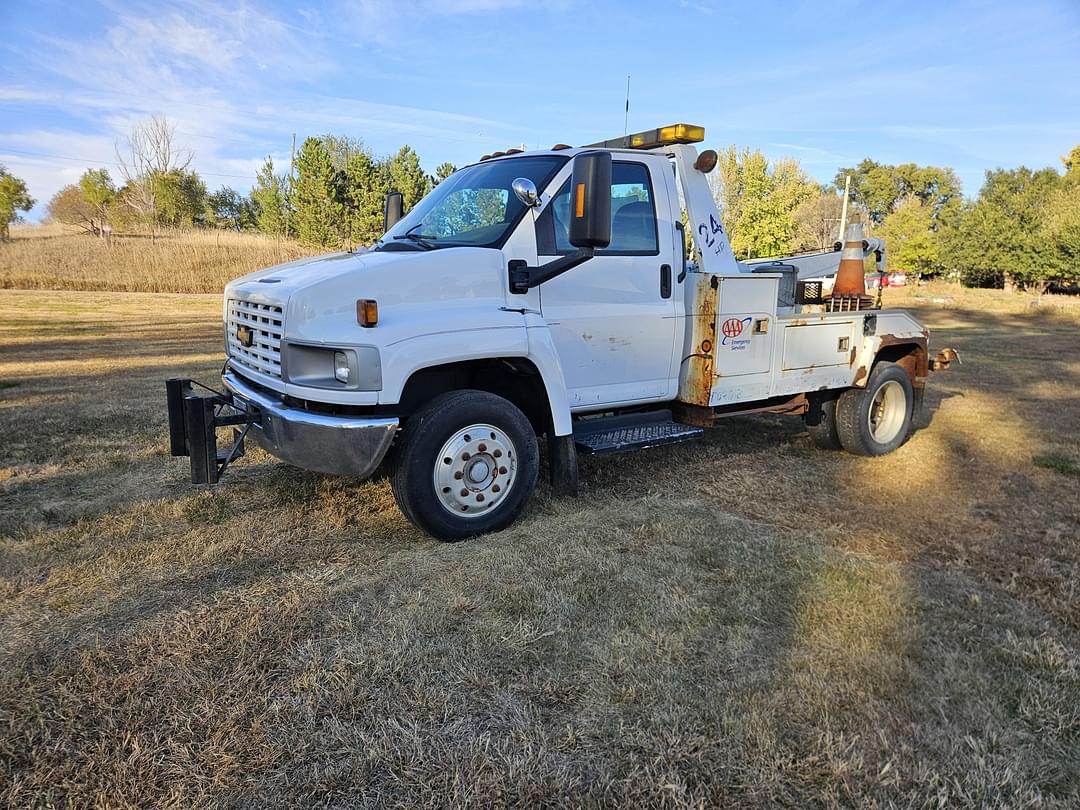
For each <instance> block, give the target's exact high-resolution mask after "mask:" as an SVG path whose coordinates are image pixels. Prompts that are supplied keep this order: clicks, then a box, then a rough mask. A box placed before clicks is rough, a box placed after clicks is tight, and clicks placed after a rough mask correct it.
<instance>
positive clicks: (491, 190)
mask: <svg viewBox="0 0 1080 810" xmlns="http://www.w3.org/2000/svg"><path fill="white" fill-rule="evenodd" d="M565 162H566V158H565V157H562V156H559V155H541V156H537V157H523V158H514V159H513V160H497V161H494V162H492V163H479V164H477V165H475V166H469V167H467V168H465V169H462V170H461V171H459V172H455V173H454V174H452V175H450V176H449V177H448V178H446V179H445V180H444V181H443V182H441V183H439V185H437V186H436V187H435V190H434V191H432V192H431V193H430V194H428V195H427V196H426V197H425V198H424V199H422V200H421V201H420V202H418V203H417V204H416V205H415V206H414V207H413V209H412V210H411V211H410V212H409V213H408V215H407V216H405V217H403V218H402V220H401V221H400V222H398V223H397V225H395V226H394V227H393V228H392V229H391V230H390V232H389V233H387V235H386V236H384V237H383V240H382V245H381V247H384V248H385V247H387V246H388V245H389V244H391V243H393V241H394V240H398V241H397V244H399V245H400V244H401V242H402V241H406V242H407V243H408V244H413V245H416V246H417V247H418V248H421V249H425V248H426V249H430V248H438V247H453V246H461V245H469V246H471V247H500V246H501V245H502V243H503V241H505V239H506V238H507V237H508V236H509V235H510V231H511V230H512V229H513V227H514V226H515V225H516V224H517V222H518V220H519V219H520V218H521V215H522V214H523V213H524V211H525V206H524V204H522V202H521V201H520V200H518V198H517V197H516V196H515V195H514V192H513V191H512V190H511V188H510V185H511V184H512V183H513V182H514V180H515V179H516V178H518V177H527V178H528V179H530V180H532V181H533V183H535V184H536V187H537V188H538V189H541V190H542V189H543V188H544V187H545V186H546V185H547V184H548V182H549V181H550V180H551V178H552V176H553V175H554V174H555V172H556V171H558V169H559V167H560V166H562V165H563V163H565Z"/></svg>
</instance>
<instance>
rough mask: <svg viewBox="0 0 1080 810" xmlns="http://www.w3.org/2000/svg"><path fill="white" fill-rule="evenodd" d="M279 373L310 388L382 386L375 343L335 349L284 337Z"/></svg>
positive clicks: (334, 388) (355, 389) (363, 389)
mask: <svg viewBox="0 0 1080 810" xmlns="http://www.w3.org/2000/svg"><path fill="white" fill-rule="evenodd" d="M281 374H282V379H283V380H284V381H285V382H286V383H292V384H293V385H305V386H308V387H311V388H329V389H331V390H341V389H345V390H347V391H380V390H382V363H380V362H379V350H378V349H377V348H376V347H375V346H352V347H349V348H341V349H335V348H332V347H330V346H322V345H318V346H309V345H307V344H304V343H296V342H294V341H289V340H286V341H283V342H282V344H281Z"/></svg>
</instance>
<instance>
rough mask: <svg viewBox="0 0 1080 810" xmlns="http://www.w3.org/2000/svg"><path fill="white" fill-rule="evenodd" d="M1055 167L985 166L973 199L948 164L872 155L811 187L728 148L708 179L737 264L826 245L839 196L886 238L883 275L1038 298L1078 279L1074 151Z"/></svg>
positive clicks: (752, 153)
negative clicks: (1031, 293) (845, 193)
mask: <svg viewBox="0 0 1080 810" xmlns="http://www.w3.org/2000/svg"><path fill="white" fill-rule="evenodd" d="M1061 161H1062V164H1063V168H1062V171H1060V172H1059V171H1057V170H1055V169H1053V168H1045V169H1039V170H1031V169H1029V168H1027V167H1024V166H1021V167H1019V168H1016V169H994V170H992V171H987V172H986V177H985V181H984V183H983V186H982V188H981V189H980V190H979V193H978V195H977V196H976V197H974V198H973V199H965V198H964V197H963V195H962V193H961V188H960V181H959V178H957V176H956V173H955V172H954V171H953V170H952V169H950V168H947V167H944V168H942V167H937V166H918V165H916V164H914V163H905V164H900V165H889V164H884V163H878V162H877V161H874V160H871V159H869V158H867V159H865V160H863V161H862V162H861V163H859V164H858V165H857V166H853V167H850V168H841V169H840V170H839V171H837V173H836V177H835V179H834V181H833V183H832V184H828V185H820V184H817V183H815V182H813V181H812V180H811V179H810V178H809V177H808V176H807V175H806V174H805V173H804V172H803V171H802V169H801V167H800V166H799V164H798V162H797V161H795V160H792V159H790V158H786V159H781V160H777V161H775V162H772V163H770V162H769V161H768V159H767V158H766V157H765V156H764V155H763V154H762V153H761V152H760V151H758V150H750V149H743V150H738V149H737V148H736V147H734V146H731V147H728V148H727V149H726V150H723V151H722V152H721V153H720V159H719V161H718V165H717V169H716V171H715V173H714V174H713V175H711V176H710V181H711V182H712V185H713V192H714V194H715V196H716V198H717V202H718V203H719V205H720V206H721V212H722V216H723V219H724V226H725V229H726V230H727V232H728V234H729V235H730V237H731V244H732V248H733V249H734V250H735V253H736V255H737V256H738V258H740V259H747V258H758V257H763V256H780V255H784V254H790V253H797V252H800V251H811V250H820V249H825V248H828V247H829V246H830V245H831V244H832V243H833V241H834V240H835V239H837V238H838V236H839V222H840V215H841V214H840V212H841V207H842V204H843V200H842V192H841V190H842V189H843V188H844V187H845V181H846V179H847V178H848V177H850V178H851V192H850V194H851V196H850V203H851V205H850V207H851V211H850V212H849V217H850V218H851V221H860V220H861V221H862V222H864V223H865V224H866V226H867V228H868V230H869V231H870V232H871V233H873V234H875V235H880V236H882V237H883V238H884V239H885V242H886V245H887V247H888V264H889V267H890V269H894V270H904V271H906V272H908V273H913V274H917V275H920V276H927V277H935V276H936V277H941V278H946V279H948V280H952V281H958V282H961V283H963V284H965V285H967V286H973V287H1004V288H1006V289H1016V288H1021V289H1031V290H1035V291H1037V292H1042V291H1045V290H1046V289H1047V288H1049V287H1050V286H1052V285H1054V284H1061V285H1065V284H1073V283H1076V282H1080V145H1077V146H1076V147H1074V148H1073V149H1072V151H1071V152H1069V154H1067V155H1065V156H1064V157H1062V159H1061Z"/></svg>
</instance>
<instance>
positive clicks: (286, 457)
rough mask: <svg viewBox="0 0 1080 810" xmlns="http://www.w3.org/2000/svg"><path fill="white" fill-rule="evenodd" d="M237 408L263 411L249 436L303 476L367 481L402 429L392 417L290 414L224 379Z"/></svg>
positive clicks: (237, 380) (230, 375) (231, 376)
mask: <svg viewBox="0 0 1080 810" xmlns="http://www.w3.org/2000/svg"><path fill="white" fill-rule="evenodd" d="M222 381H223V382H224V383H225V387H226V388H227V389H228V390H229V391H230V392H231V393H232V394H233V397H234V399H237V400H239V401H240V402H239V403H238V404H242V403H243V402H244V401H247V402H249V403H251V404H252V405H255V406H256V407H257V408H258V409H259V422H258V423H256V424H254V425H252V427H251V434H250V435H251V436H253V437H254V439H255V441H256V443H257V444H258V445H259V446H260V447H262V448H263V449H264V450H266V451H267V452H268V453H270V454H272V455H274V456H277V457H278V458H280V459H281V460H282V461H286V462H288V463H289V464H293V465H295V466H297V467H303V468H304V469H305V470H314V471H316V472H323V473H331V474H333V475H350V476H356V477H358V478H367V477H368V476H370V475H371V474H372V473H373V472H375V470H376V468H378V466H379V464H380V463H381V462H382V460H383V458H384V457H385V456H386V452H387V451H388V450H389V449H390V444H391V442H393V441H394V434H395V433H396V432H397V429H398V420H397V419H395V418H392V417H353V416H329V415H326V414H321V413H311V412H310V411H304V410H300V409H299V408H290V407H288V406H287V405H285V404H284V403H283V402H282V401H281V400H280V399H277V398H275V397H273V396H270V395H268V394H266V393H264V392H262V391H258V390H256V389H254V388H252V387H251V386H250V385H249V384H248V383H247V382H246V381H245V380H244V379H243V378H242V377H240V376H239V375H237V374H235V373H234V372H232V371H226V372H225V374H224V375H223V376H222Z"/></svg>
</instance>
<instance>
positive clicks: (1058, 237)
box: [1041, 169, 1080, 282]
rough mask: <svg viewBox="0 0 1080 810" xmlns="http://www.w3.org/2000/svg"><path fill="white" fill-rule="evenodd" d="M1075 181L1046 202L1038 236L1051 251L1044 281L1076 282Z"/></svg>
mask: <svg viewBox="0 0 1080 810" xmlns="http://www.w3.org/2000/svg"><path fill="white" fill-rule="evenodd" d="M1073 171H1074V173H1078V174H1080V172H1076V170H1075V169H1074V170H1073ZM1077 180H1078V182H1074V183H1063V184H1062V187H1061V188H1059V189H1058V190H1057V191H1055V192H1053V193H1052V194H1051V196H1050V199H1049V200H1048V201H1047V212H1046V219H1045V220H1044V222H1043V228H1042V234H1041V235H1042V236H1043V237H1044V238H1045V240H1046V241H1047V243H1048V244H1049V245H1050V249H1051V251H1052V254H1051V256H1052V262H1051V268H1050V269H1049V271H1048V273H1047V280H1053V281H1071V282H1077V281H1080V177H1078V178H1077Z"/></svg>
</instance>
